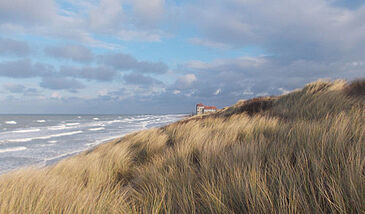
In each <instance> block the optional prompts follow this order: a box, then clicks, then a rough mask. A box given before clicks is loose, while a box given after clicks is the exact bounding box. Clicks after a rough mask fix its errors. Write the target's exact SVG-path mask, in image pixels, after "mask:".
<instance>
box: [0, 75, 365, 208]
mask: <svg viewBox="0 0 365 214" xmlns="http://www.w3.org/2000/svg"><path fill="white" fill-rule="evenodd" d="M0 213H32V214H33V213H365V80H358V81H355V82H352V83H346V82H345V81H334V82H328V81H317V82H314V83H311V84H308V85H307V86H305V87H304V88H303V89H301V90H296V91H293V92H291V93H289V94H287V95H283V96H279V97H263V98H256V99H253V100H248V101H240V102H238V103H237V104H236V105H234V106H232V107H228V108H225V109H223V110H221V111H219V112H218V113H215V114H211V115H207V116H195V117H191V118H188V119H185V120H182V121H179V122H176V123H174V124H171V125H168V126H165V127H162V128H158V129H157V128H155V129H150V130H146V131H141V132H137V133H133V134H130V135H128V136H126V137H124V138H121V139H117V140H114V141H111V142H109V143H105V144H102V145H100V146H98V147H96V148H95V149H93V150H90V151H87V152H84V153H82V154H80V155H77V156H74V157H71V158H68V159H65V160H63V161H61V162H59V163H58V164H56V165H54V166H50V167H46V168H42V169H37V168H28V169H21V170H18V171H15V172H12V173H9V174H5V175H2V176H1V177H0Z"/></svg>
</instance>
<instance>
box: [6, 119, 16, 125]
mask: <svg viewBox="0 0 365 214" xmlns="http://www.w3.org/2000/svg"><path fill="white" fill-rule="evenodd" d="M5 124H8V125H15V124H16V121H14V120H10V121H5Z"/></svg>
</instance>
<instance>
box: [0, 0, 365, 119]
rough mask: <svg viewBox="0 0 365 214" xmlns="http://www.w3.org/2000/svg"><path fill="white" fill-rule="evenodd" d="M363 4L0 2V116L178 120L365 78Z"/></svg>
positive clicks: (325, 0) (358, 0)
mask: <svg viewBox="0 0 365 214" xmlns="http://www.w3.org/2000/svg"><path fill="white" fill-rule="evenodd" d="M363 2H364V1H363V0H351V1H348V0H305V1H303V0H185V1H181V0H1V1H0V113H3V114H4V113H127V114H131V113H188V112H191V111H192V110H193V109H194V105H195V104H196V103H198V102H203V103H205V104H209V105H216V106H218V107H224V106H228V105H232V104H234V103H235V102H237V100H239V99H248V98H252V97H256V96H265V95H279V94H282V93H285V92H287V91H289V90H293V89H295V88H300V87H303V86H304V84H306V83H308V82H311V81H314V80H317V79H319V78H326V79H337V78H343V79H347V80H352V79H355V78H359V77H362V78H364V77H365V22H364V20H365V4H364V3H363Z"/></svg>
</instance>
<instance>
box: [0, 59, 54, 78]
mask: <svg viewBox="0 0 365 214" xmlns="http://www.w3.org/2000/svg"><path fill="white" fill-rule="evenodd" d="M53 71H54V68H53V67H52V66H50V65H47V64H42V63H35V64H33V63H32V62H31V60H29V59H20V60H15V61H5V62H2V63H0V76H4V77H11V78H18V79H21V78H32V77H42V76H49V75H51V74H52V72H53Z"/></svg>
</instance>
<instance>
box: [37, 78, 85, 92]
mask: <svg viewBox="0 0 365 214" xmlns="http://www.w3.org/2000/svg"><path fill="white" fill-rule="evenodd" d="M39 85H40V86H41V87H43V88H47V89H52V90H71V91H74V90H77V89H82V88H85V86H84V85H83V84H82V83H81V82H80V81H77V80H75V79H70V78H59V77H46V78H42V81H41V83H40V84H39Z"/></svg>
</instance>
